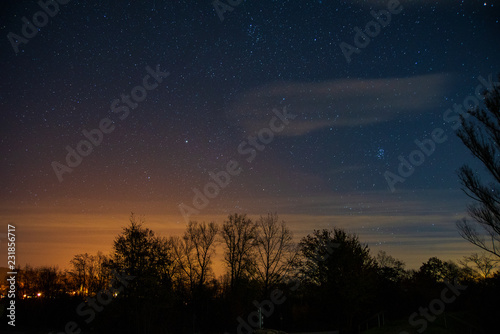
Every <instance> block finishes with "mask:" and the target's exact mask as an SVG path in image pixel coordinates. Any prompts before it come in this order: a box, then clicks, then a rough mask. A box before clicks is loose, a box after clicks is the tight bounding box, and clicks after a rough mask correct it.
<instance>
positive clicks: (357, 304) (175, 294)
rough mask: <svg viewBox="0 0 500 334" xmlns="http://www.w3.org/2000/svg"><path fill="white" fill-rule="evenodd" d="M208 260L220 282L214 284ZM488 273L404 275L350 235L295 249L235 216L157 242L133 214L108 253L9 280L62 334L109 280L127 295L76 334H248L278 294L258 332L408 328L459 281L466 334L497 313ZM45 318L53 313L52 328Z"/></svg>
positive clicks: (493, 271) (312, 238)
mask: <svg viewBox="0 0 500 334" xmlns="http://www.w3.org/2000/svg"><path fill="white" fill-rule="evenodd" d="M218 249H220V250H222V254H221V255H222V263H221V265H222V270H223V274H222V275H220V276H219V277H216V275H215V273H214V257H215V253H216V250H218ZM497 264H498V260H497V259H496V258H493V257H491V256H490V255H487V254H486V253H481V254H472V255H470V256H465V257H464V258H463V259H462V260H461V261H459V262H458V263H455V262H453V261H442V260H440V259H438V258H436V257H431V258H430V259H428V261H427V262H425V263H423V264H422V266H421V267H420V268H419V269H418V270H408V269H406V268H405V263H404V262H403V261H401V260H398V259H396V258H394V257H392V256H391V255H388V254H387V253H386V252H384V251H380V252H378V253H377V254H375V255H372V254H371V253H370V249H369V247H368V245H366V244H363V243H362V242H361V241H360V240H359V237H358V236H357V235H356V234H353V233H348V232H346V231H345V230H343V229H340V228H333V229H332V230H326V229H325V230H315V231H314V232H313V233H311V234H309V235H307V236H305V237H303V238H302V239H300V241H299V242H298V243H296V242H295V241H294V238H293V234H292V232H291V230H290V229H289V228H288V227H287V225H286V222H285V221H283V220H280V219H279V217H278V215H277V214H268V215H266V216H260V217H259V218H257V219H255V220H253V219H251V218H249V217H247V215H245V214H237V213H235V214H232V215H229V216H228V217H227V219H226V220H225V221H224V222H223V223H222V224H221V225H219V224H217V223H215V222H210V223H205V222H201V223H199V222H196V221H191V222H189V223H188V224H187V226H186V229H185V231H184V233H183V235H182V236H171V237H164V236H160V235H157V234H156V233H155V232H154V231H152V230H151V229H149V228H147V227H146V224H145V221H144V220H143V219H141V218H138V217H137V216H135V215H134V214H132V215H131V216H130V223H129V225H128V226H126V227H124V228H123V231H122V232H121V233H120V234H119V235H118V236H117V237H116V238H115V240H114V242H113V250H112V252H111V254H109V255H104V254H103V253H102V252H98V253H97V254H95V255H91V254H87V253H84V254H77V255H75V256H74V257H73V259H72V260H71V262H70V265H71V268H70V269H69V270H66V271H65V272H61V271H59V270H57V268H55V267H40V268H32V267H29V266H26V267H25V268H24V269H20V270H19V274H18V282H19V283H18V284H19V288H18V293H19V298H20V299H21V300H22V301H23V302H24V305H25V307H27V309H28V310H34V309H37V307H38V308H40V307H42V306H43V309H44V310H46V312H49V310H51V311H50V312H51V314H52V316H51V315H47V317H45V318H42V315H41V314H44V311H40V309H37V312H38V313H39V314H40V316H39V317H40V318H38V320H37V321H39V322H40V323H42V324H46V326H54V325H55V324H57V325H59V326H60V327H59V328H61V329H62V328H64V323H63V322H64V321H68V320H70V319H74V318H75V317H78V314H76V313H75V308H77V307H78V305H79V304H80V303H82V301H83V302H86V303H89V301H90V300H92V298H93V299H95V296H96V295H98V294H99V293H102V291H105V290H106V289H110V285H112V284H115V283H116V280H115V282H114V283H113V277H114V276H115V275H116V273H120V274H121V275H126V276H127V277H129V278H130V281H129V284H127V285H126V287H124V288H122V289H121V290H120V292H115V293H113V300H112V303H111V302H109V305H108V304H106V306H105V307H102V308H103V309H102V311H101V310H100V309H99V311H100V313H99V314H97V315H96V316H95V319H94V318H93V319H92V322H91V323H86V321H85V320H86V319H85V318H80V319H79V320H80V323H81V328H83V329H84V330H87V331H89V332H93V331H96V332H99V331H113V332H114V331H117V330H119V331H120V332H123V333H129V332H130V333H150V332H151V333H162V332H165V333H170V332H173V333H181V332H196V333H222V332H228V333H236V332H242V333H247V332H248V331H249V328H250V329H256V326H253V325H252V320H251V319H250V318H251V317H250V316H248V317H247V315H251V314H252V312H254V311H256V308H257V306H258V305H267V304H266V303H265V302H264V301H267V300H269V298H270V296H271V295H273V294H275V295H276V294H277V293H278V292H279V293H278V294H279V295H280V296H281V297H282V298H281V299H280V300H284V302H283V303H281V304H280V305H273V307H272V312H271V311H270V309H269V308H268V309H266V310H264V311H266V312H264V313H265V316H264V327H266V328H274V329H280V330H284V331H306V330H307V331H312V330H317V331H325V330H333V329H341V330H342V332H351V331H357V329H358V327H359V326H361V325H362V326H365V325H366V326H368V325H369V324H368V322H367V320H368V319H370V317H371V316H373V315H374V314H379V313H380V312H384V314H385V315H386V317H387V319H400V318H405V317H408V315H409V314H411V313H412V312H414V311H416V310H418V309H419V307H420V305H425V304H426V303H427V304H428V303H429V301H430V300H432V299H434V298H436V296H439V294H440V290H442V289H443V287H445V286H446V284H449V282H460V284H466V285H467V286H469V288H468V290H467V291H466V292H465V294H464V296H465V297H463V298H461V299H460V300H458V301H456V302H455V303H453V304H452V305H447V310H446V311H447V312H455V311H456V312H468V313H467V314H468V315H469V316H470V319H469V316H468V317H466V318H467V320H466V322H467V323H469V324H470V326H472V327H474V328H476V327H477V326H481V322H479V323H478V320H477V317H482V316H484V315H485V314H489V313H492V312H493V313H494V312H496V311H494V309H495V308H491V309H489V308H488V307H490V306H491V305H490V304H489V300H491V298H492V296H495V295H496V296H498V291H499V290H498V287H499V286H500V285H499V284H498V282H499V279H500V273H499V272H498V270H497V268H498V267H497ZM113 291H118V290H113ZM24 296H26V298H24V299H22V297H24ZM27 297H31V298H27ZM479 297H481V298H483V297H484V298H485V299H480V305H482V306H483V307H484V308H483V307H477V305H476V306H474V307H473V305H472V304H471V303H473V302H478V301H479V300H478V298H479ZM491 302H493V301H491ZM21 307H22V306H21ZM54 309H56V310H59V312H60V315H59V316H58V317H57V319H54V316H53V314H54ZM479 311H481V312H483V313H482V314H481V315H478V313H477V312H479ZM20 313H21V312H20ZM469 313H470V314H469ZM62 315H66V317H64V316H62ZM50 319H52V320H50ZM117 319H120V321H119V322H117ZM21 322H22V321H20V323H21ZM243 322H244V323H245V326H242V325H241V324H242V323H243ZM483 325H484V323H483ZM472 327H471V328H472ZM50 328H53V327H50ZM54 329H55V330H57V328H54Z"/></svg>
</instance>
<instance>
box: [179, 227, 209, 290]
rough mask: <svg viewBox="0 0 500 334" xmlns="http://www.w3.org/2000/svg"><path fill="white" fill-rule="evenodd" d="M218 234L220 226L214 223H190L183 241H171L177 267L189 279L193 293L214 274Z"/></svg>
mask: <svg viewBox="0 0 500 334" xmlns="http://www.w3.org/2000/svg"><path fill="white" fill-rule="evenodd" d="M217 233H218V226H217V225H216V224H215V223H214V222H211V223H209V224H206V223H205V222H203V223H201V224H199V223H198V222H193V221H190V222H189V223H188V227H187V229H186V231H185V233H184V236H183V237H182V239H181V238H178V237H177V238H172V239H171V242H172V247H173V251H174V254H175V255H176V259H177V261H176V265H177V267H178V269H179V271H180V272H181V273H182V274H183V275H184V276H185V277H187V279H188V281H189V285H190V288H191V291H193V290H195V289H198V288H201V287H202V286H203V285H204V284H205V283H206V282H207V280H208V278H209V276H210V275H211V274H212V256H213V255H214V253H215V242H216V236H217Z"/></svg>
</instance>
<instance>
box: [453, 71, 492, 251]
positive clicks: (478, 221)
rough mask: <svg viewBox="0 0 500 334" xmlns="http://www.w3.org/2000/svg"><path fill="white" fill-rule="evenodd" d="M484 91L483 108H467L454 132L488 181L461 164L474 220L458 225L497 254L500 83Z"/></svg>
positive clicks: (466, 236) (465, 235)
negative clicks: (471, 200)
mask: <svg viewBox="0 0 500 334" xmlns="http://www.w3.org/2000/svg"><path fill="white" fill-rule="evenodd" d="M499 78H500V77H499ZM483 95H484V105H485V106H486V109H482V108H475V109H470V110H468V111H467V113H466V114H464V115H461V116H460V118H461V128H459V129H458V131H457V135H458V137H459V138H460V139H461V140H462V142H463V143H464V145H465V146H466V147H467V148H468V149H469V151H470V152H471V153H472V154H473V155H474V156H475V157H476V158H478V159H479V160H480V161H481V163H482V164H483V165H484V167H485V168H486V171H487V173H488V175H489V176H490V177H491V182H489V183H483V181H482V179H481V177H480V176H479V175H478V174H477V173H475V172H474V171H473V170H472V168H471V167H469V166H467V165H464V166H462V167H461V168H460V170H459V172H458V176H459V178H460V182H461V184H462V190H463V191H464V192H465V194H467V196H469V197H470V198H472V199H473V200H474V201H475V203H474V204H472V205H469V206H468V208H467V211H468V214H469V216H470V217H471V218H472V219H473V221H472V222H471V221H469V220H467V219H465V218H463V219H462V220H461V221H459V222H457V227H458V230H459V233H460V235H461V236H462V237H463V238H464V239H466V240H468V241H469V242H471V243H472V244H474V245H476V246H478V247H479V248H481V249H483V250H485V251H487V252H490V253H492V254H495V255H496V256H499V257H500V249H499V243H500V146H499V145H500V84H499V83H498V82H497V83H494V84H493V86H492V87H491V88H490V89H489V90H487V91H485V92H484V94H483ZM477 227H480V228H481V230H480V231H478V230H477ZM485 235H487V236H488V239H489V240H485V238H484V236H485Z"/></svg>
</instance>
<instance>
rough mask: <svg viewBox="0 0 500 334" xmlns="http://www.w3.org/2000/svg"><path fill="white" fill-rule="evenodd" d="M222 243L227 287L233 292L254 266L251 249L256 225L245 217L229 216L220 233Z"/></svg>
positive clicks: (253, 244)
mask: <svg viewBox="0 0 500 334" xmlns="http://www.w3.org/2000/svg"><path fill="white" fill-rule="evenodd" d="M220 234H221V236H222V239H223V241H224V246H225V250H224V262H225V263H226V265H227V267H228V271H229V286H230V288H231V291H233V290H234V289H235V288H236V287H237V286H239V285H240V284H241V282H242V280H243V279H244V278H246V277H248V276H249V274H250V272H251V270H252V267H253V266H254V264H255V261H254V251H253V248H254V246H255V242H256V240H255V239H256V225H255V224H254V223H253V222H252V220H251V219H249V218H247V217H246V215H238V214H237V213H235V214H234V215H229V216H228V218H227V220H226V221H224V223H223V225H222V229H221V231H220Z"/></svg>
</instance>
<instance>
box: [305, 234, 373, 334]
mask: <svg viewBox="0 0 500 334" xmlns="http://www.w3.org/2000/svg"><path fill="white" fill-rule="evenodd" d="M300 250H301V255H302V259H301V265H300V272H301V274H302V275H303V277H304V281H305V282H306V283H307V284H308V285H310V286H311V288H310V291H311V292H310V294H313V293H314V294H316V295H317V296H318V300H317V304H318V309H317V312H318V314H319V315H321V318H323V319H328V321H331V322H332V325H334V324H333V321H334V320H336V321H338V323H343V324H342V326H343V327H344V328H346V329H349V330H351V329H352V326H353V321H354V320H355V317H358V318H359V317H366V316H368V315H371V314H363V310H365V307H366V305H368V304H370V303H371V302H372V301H373V299H374V298H375V293H376V291H377V271H376V268H377V266H376V264H375V261H374V260H373V259H372V258H371V257H370V254H369V253H370V251H369V248H368V246H367V245H363V244H361V243H360V242H359V239H358V236H357V235H355V234H348V233H346V232H345V231H344V230H342V229H339V228H334V229H333V230H332V231H330V230H322V231H318V230H316V231H314V233H313V234H312V235H307V236H306V237H304V238H303V239H302V240H301V242H300ZM377 311H379V310H377ZM364 313H366V312H364ZM332 314H335V315H337V316H338V317H337V319H334V318H333V317H332ZM338 323H337V324H338Z"/></svg>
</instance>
